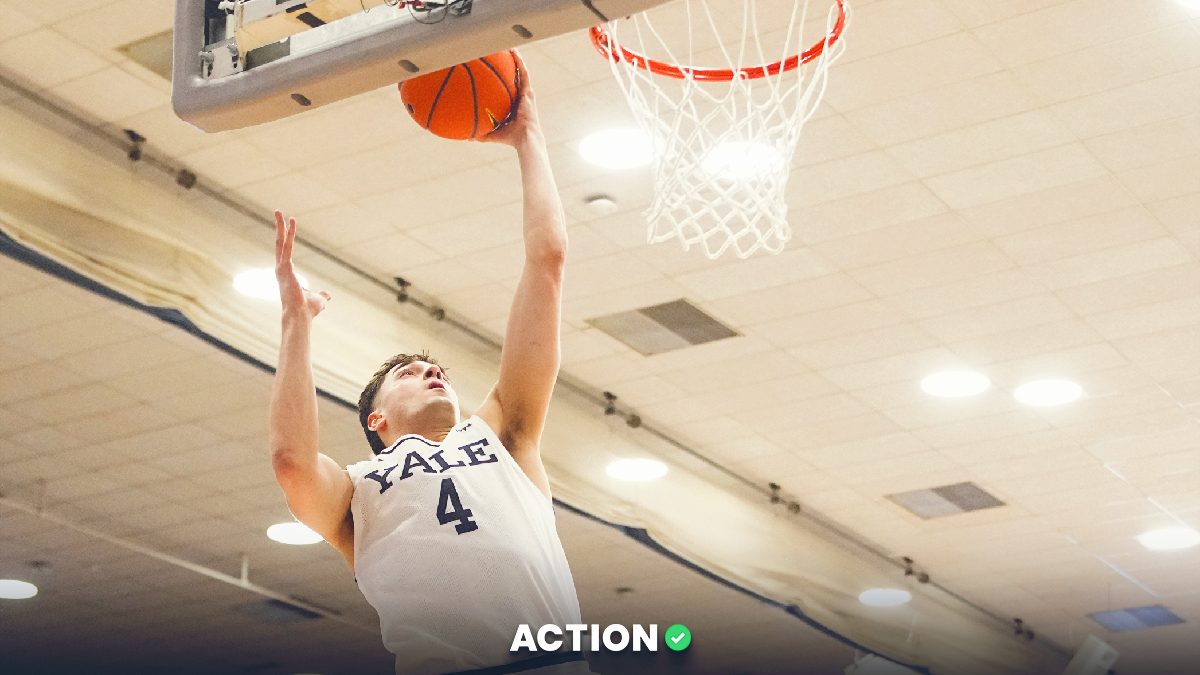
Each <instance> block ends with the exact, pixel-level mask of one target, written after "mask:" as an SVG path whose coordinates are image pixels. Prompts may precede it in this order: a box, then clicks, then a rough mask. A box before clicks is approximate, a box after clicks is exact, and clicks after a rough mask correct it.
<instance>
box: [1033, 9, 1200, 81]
mask: <svg viewBox="0 0 1200 675" xmlns="http://www.w3.org/2000/svg"><path fill="white" fill-rule="evenodd" d="M1164 4H1165V3H1164ZM1198 54H1200V35H1198V34H1197V33H1196V30H1195V29H1194V28H1193V27H1192V26H1189V25H1188V24H1186V23H1180V24H1175V25H1173V26H1169V27H1166V28H1162V29H1159V30H1156V31H1152V32H1150V33H1144V34H1141V35H1135V36H1133V37H1129V38H1126V39H1124V40H1117V41H1114V42H1111V43H1108V44H1104V45H1100V46H1097V47H1092V48H1089V49H1082V50H1079V51H1076V52H1071V53H1068V54H1063V55H1062V56H1058V57H1054V58H1050V59H1046V60H1044V61H1038V62H1036V63H1029V64H1025V65H1022V66H1019V67H1017V68H1014V69H1013V75H1014V77H1016V78H1017V80H1018V81H1020V82H1021V84H1022V85H1023V86H1024V87H1025V89H1026V91H1028V92H1030V93H1031V94H1032V95H1033V96H1034V97H1035V98H1036V99H1037V100H1039V101H1041V102H1042V103H1044V104H1051V103H1060V102H1062V101H1069V100H1071V99H1074V98H1080V97H1082V96H1087V95H1090V94H1095V93H1098V92H1101V91H1105V90H1108V89H1113V88H1115V87H1121V86H1125V85H1128V84H1133V83H1135V82H1138V81H1140V80H1144V79H1146V78H1148V77H1157V76H1159V75H1166V74H1168V73H1172V72H1175V71H1177V70H1183V69H1186V68H1192V67H1195V66H1197V65H1200V56H1198Z"/></svg>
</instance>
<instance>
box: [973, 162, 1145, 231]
mask: <svg viewBox="0 0 1200 675" xmlns="http://www.w3.org/2000/svg"><path fill="white" fill-rule="evenodd" d="M1137 205H1138V202H1137V201H1136V200H1135V199H1133V197H1131V196H1130V195H1129V192H1128V191H1127V190H1125V189H1124V188H1123V187H1122V186H1121V184H1120V183H1119V182H1117V180H1116V179H1115V178H1113V177H1112V176H1111V175H1105V176H1101V177H1098V178H1092V179H1089V180H1085V181H1080V182H1078V183H1072V184H1069V185H1063V186H1059V187H1052V188H1049V189H1047V190H1039V191H1035V192H1030V193H1027V194H1022V195H1015V196H1013V197H1010V198H1008V199H1004V200H1001V201H998V202H993V203H991V204H985V205H982V206H976V207H971V208H967V209H962V210H961V213H962V215H963V217H964V218H965V219H966V220H967V221H968V222H970V223H971V224H972V225H974V226H975V227H976V228H977V229H979V230H980V231H982V232H983V233H984V234H987V235H990V236H1002V235H1005V234H1011V233H1013V232H1021V231H1024V230H1030V229H1034V228H1038V227H1045V226H1047V225H1053V224H1056V223H1061V222H1064V221H1068V220H1076V219H1080V218H1085V217H1087V216H1093V215H1096V214H1101V213H1105V212H1108V211H1114V210H1118V209H1122V208H1128V207H1133V206H1137Z"/></svg>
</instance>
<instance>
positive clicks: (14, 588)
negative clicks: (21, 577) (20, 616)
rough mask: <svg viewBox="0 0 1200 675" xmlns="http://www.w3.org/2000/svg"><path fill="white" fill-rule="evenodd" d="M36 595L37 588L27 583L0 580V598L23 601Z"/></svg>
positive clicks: (14, 580) (15, 580)
mask: <svg viewBox="0 0 1200 675" xmlns="http://www.w3.org/2000/svg"><path fill="white" fill-rule="evenodd" d="M35 595H37V586H34V585H33V584H31V583H29V582H28V581H18V580H17V579H0V598H4V599H6V600H24V599H25V598H32V597H33V596H35Z"/></svg>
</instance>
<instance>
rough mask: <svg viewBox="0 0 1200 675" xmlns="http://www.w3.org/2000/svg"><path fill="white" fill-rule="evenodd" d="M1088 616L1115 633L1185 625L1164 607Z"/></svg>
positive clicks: (1097, 613)
mask: <svg viewBox="0 0 1200 675" xmlns="http://www.w3.org/2000/svg"><path fill="white" fill-rule="evenodd" d="M1088 616H1090V617H1092V620H1093V621H1095V622H1096V623H1098V624H1100V625H1101V626H1104V627H1105V628H1107V629H1108V630H1110V631H1112V632H1114V633H1121V632H1124V631H1127V630H1140V629H1142V628H1153V627H1154V626H1170V625H1172V624H1176V623H1183V619H1181V618H1179V617H1177V616H1175V615H1174V614H1172V613H1171V610H1169V609H1167V608H1166V607H1163V606H1162V605H1153V606H1150V607H1134V608H1133V609H1117V610H1113V611H1111V612H1095V613H1093V614H1089V615H1088Z"/></svg>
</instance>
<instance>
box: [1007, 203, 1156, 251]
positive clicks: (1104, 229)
mask: <svg viewBox="0 0 1200 675" xmlns="http://www.w3.org/2000/svg"><path fill="white" fill-rule="evenodd" d="M1165 234H1166V231H1165V230H1164V229H1163V228H1162V226H1161V225H1160V224H1159V223H1158V221H1157V220H1155V219H1154V218H1153V217H1152V216H1151V215H1150V214H1149V213H1148V212H1147V211H1146V210H1145V209H1144V208H1142V207H1140V206H1139V207H1131V208H1128V209H1122V210H1119V211H1110V212H1108V213H1102V214H1098V215H1095V216H1089V217H1087V218H1082V219H1080V220H1074V221H1070V222H1066V223H1060V224H1057V225H1054V226H1049V227H1043V228H1038V229H1036V230H1025V231H1022V232H1018V233H1015V234H1010V235H1005V236H1002V237H995V238H994V239H993V240H992V241H993V242H995V244H996V246H999V247H1000V249H1001V250H1002V251H1004V252H1005V253H1007V254H1008V255H1009V257H1011V258H1012V259H1013V260H1015V261H1017V263H1019V264H1022V265H1028V264H1031V263H1038V262H1042V261H1045V260H1049V259H1052V258H1069V257H1071V256H1076V255H1081V254H1084V253H1091V252H1093V251H1099V250H1102V249H1105V248H1110V247H1112V246H1115V245H1119V244H1130V243H1134V242H1139V241H1145V240H1147V239H1154V238H1156V237H1161V236H1163V235H1165Z"/></svg>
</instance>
